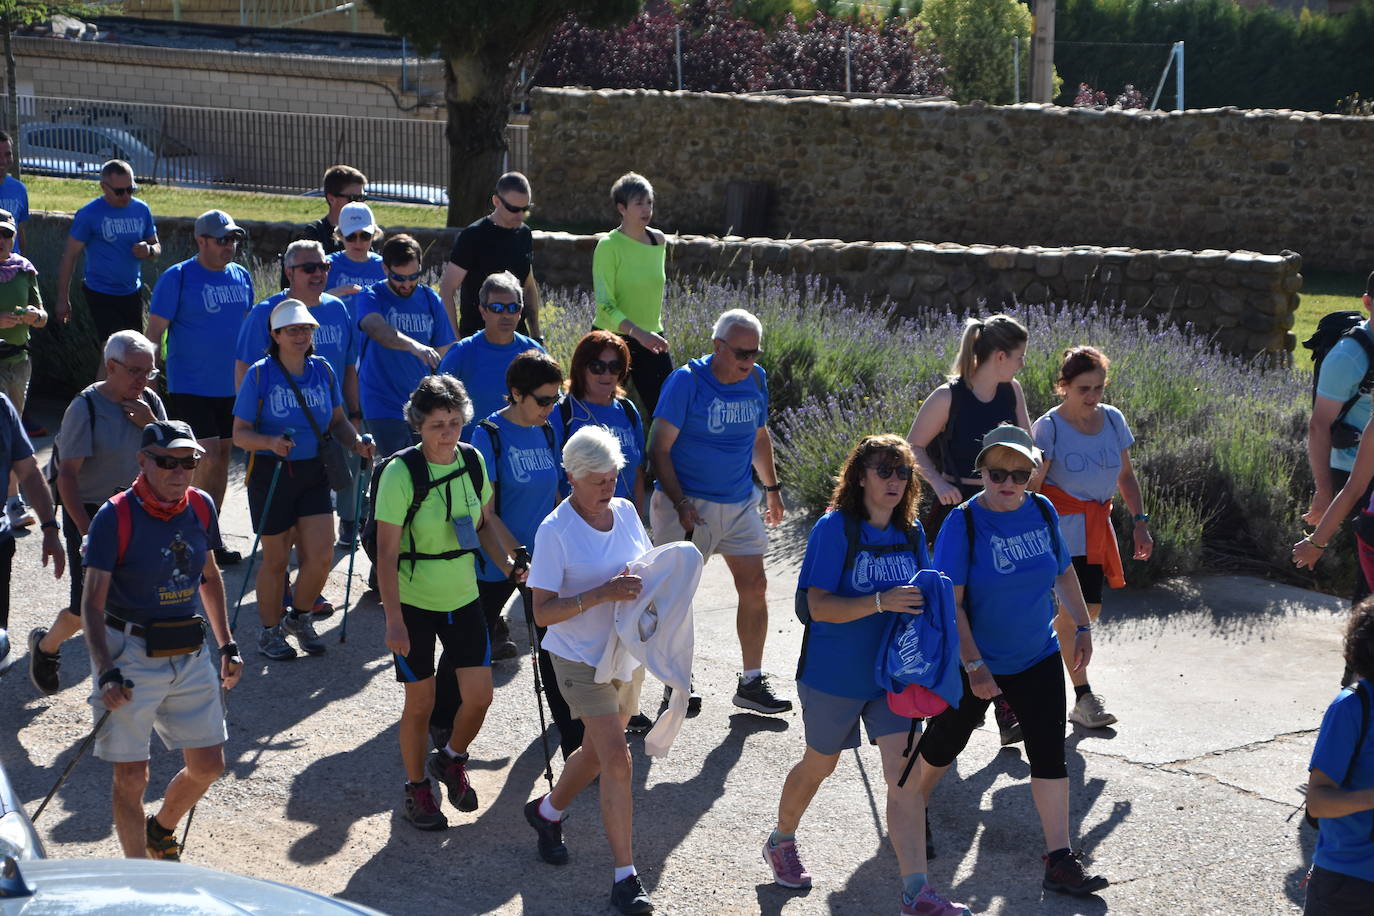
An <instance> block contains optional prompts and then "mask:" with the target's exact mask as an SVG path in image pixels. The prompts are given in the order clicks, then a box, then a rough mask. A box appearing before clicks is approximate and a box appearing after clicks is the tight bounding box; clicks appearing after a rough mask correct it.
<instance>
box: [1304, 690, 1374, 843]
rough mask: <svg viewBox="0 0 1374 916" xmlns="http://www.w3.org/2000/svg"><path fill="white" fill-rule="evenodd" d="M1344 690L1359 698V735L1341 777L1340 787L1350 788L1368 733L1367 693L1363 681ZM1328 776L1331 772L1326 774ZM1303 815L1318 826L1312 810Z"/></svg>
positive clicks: (1372, 837) (1373, 837) (1310, 822)
mask: <svg viewBox="0 0 1374 916" xmlns="http://www.w3.org/2000/svg"><path fill="white" fill-rule="evenodd" d="M1345 689H1346V690H1349V691H1350V692H1352V693H1354V694H1355V696H1357V697H1359V698H1360V736H1359V737H1358V738H1356V739H1355V749H1354V750H1353V751H1351V752H1350V763H1348V764H1346V767H1345V776H1343V777H1342V778H1341V788H1342V789H1348V788H1350V780H1351V779H1352V778H1353V777H1354V775H1355V761H1357V760H1359V759H1360V748H1361V746H1362V745H1363V744H1364V739H1365V738H1366V737H1368V735H1369V693H1368V692H1367V691H1366V690H1365V689H1364V683H1363V682H1361V683H1357V684H1356V685H1355V686H1354V687H1347V688H1345ZM1327 775H1328V776H1329V775H1331V774H1329V773H1328V774H1327ZM1303 817H1304V819H1305V820H1306V821H1307V824H1308V826H1310V827H1320V826H1321V822H1320V820H1319V819H1318V818H1315V817H1313V816H1312V812H1310V811H1306V810H1304V812H1303ZM1370 839H1374V831H1371V832H1370Z"/></svg>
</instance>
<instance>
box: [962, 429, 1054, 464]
mask: <svg viewBox="0 0 1374 916" xmlns="http://www.w3.org/2000/svg"><path fill="white" fill-rule="evenodd" d="M999 445H1000V446H1001V447H1002V448H1009V449H1011V450H1012V451H1013V452H1017V453H1018V454H1021V455H1025V456H1026V457H1027V458H1029V459H1030V463H1031V464H1033V465H1035V466H1036V467H1040V462H1041V460H1042V455H1041V453H1040V449H1038V448H1036V447H1035V440H1034V439H1032V438H1031V434H1030V433H1028V432H1026V431H1025V430H1024V429H1022V428H1021V427H1019V426H1012V425H1011V424H1010V423H1003V424H1002V425H1001V426H998V427H996V428H994V429H991V430H988V432H987V434H986V435H984V436H983V447H982V449H981V450H979V452H978V458H977V460H975V461H974V463H973V466H974V467H982V466H983V458H984V457H985V456H986V455H987V453H988V450H989V449H993V448H996V447H997V446H999Z"/></svg>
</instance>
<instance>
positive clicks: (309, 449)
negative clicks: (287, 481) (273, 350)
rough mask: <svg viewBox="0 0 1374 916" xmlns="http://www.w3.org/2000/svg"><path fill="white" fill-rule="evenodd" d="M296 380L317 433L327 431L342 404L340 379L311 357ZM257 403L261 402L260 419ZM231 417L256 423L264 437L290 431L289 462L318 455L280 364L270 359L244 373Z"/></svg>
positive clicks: (306, 422) (260, 362)
mask: <svg viewBox="0 0 1374 916" xmlns="http://www.w3.org/2000/svg"><path fill="white" fill-rule="evenodd" d="M295 379H296V386H297V387H298V388H300V390H301V394H302V395H303V396H304V397H305V402H306V404H307V406H308V407H309V408H310V413H311V415H312V416H313V417H314V418H315V422H316V423H317V424H319V427H320V432H322V433H324V432H328V431H329V421H330V420H331V419H332V418H333V415H334V408H335V407H338V406H340V405H342V404H343V393H342V392H341V391H340V390H339V380H338V378H337V377H336V376H335V375H334V373H333V371H332V370H331V369H330V368H329V363H327V362H326V361H325V360H324V359H323V358H322V357H319V356H312V357H310V358H309V359H308V360H306V363H305V373H304V374H303V375H299V376H296V377H295ZM258 401H262V416H261V418H260V419H259V417H258ZM234 416H236V417H238V418H239V419H242V420H247V421H248V422H249V423H257V426H256V427H255V428H256V430H257V432H260V433H262V434H263V435H265V436H280V435H281V434H282V433H283V432H285V431H286V430H288V429H290V430H293V432H292V434H291V437H292V441H294V442H295V443H296V445H295V447H293V448H292V449H291V453H290V454H289V455H288V456H287V457H288V458H289V459H290V460H292V461H303V460H305V459H307V458H314V457H315V456H316V455H318V454H319V453H320V443H319V440H318V439H316V438H315V431H314V429H312V428H311V426H310V421H309V420H308V419H306V416H305V411H304V410H302V409H301V405H300V401H299V400H297V398H296V392H294V391H292V390H291V384H290V383H289V382H288V381H287V380H286V373H285V372H283V371H282V367H281V365H280V364H279V363H278V362H277V361H276V360H274V359H272V358H270V357H264V358H262V359H260V360H258V361H257V362H255V363H254V364H253V365H251V366H249V367H248V371H247V372H245V373H244V375H243V386H242V387H241V388H239V393H238V397H237V398H235V399H234ZM258 451H260V452H262V453H263V454H264V455H266V454H271V451H270V450H269V449H258Z"/></svg>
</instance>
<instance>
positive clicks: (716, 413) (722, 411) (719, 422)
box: [706, 398, 761, 435]
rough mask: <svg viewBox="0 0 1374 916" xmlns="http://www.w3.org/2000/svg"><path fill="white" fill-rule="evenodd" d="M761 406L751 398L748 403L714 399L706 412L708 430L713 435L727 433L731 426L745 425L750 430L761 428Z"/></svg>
mask: <svg viewBox="0 0 1374 916" xmlns="http://www.w3.org/2000/svg"><path fill="white" fill-rule="evenodd" d="M760 409H761V405H760V404H759V402H758V401H756V400H754V399H753V398H750V399H749V400H747V401H723V400H721V399H720V398H713V399H712V400H711V406H710V407H709V408H708V409H707V412H706V429H707V431H708V432H710V433H712V434H713V435H719V434H720V433H723V432H725V430H726V428H727V427H729V426H735V425H743V426H745V427H747V428H748V429H750V430H754V429H757V428H758V426H759V411H760Z"/></svg>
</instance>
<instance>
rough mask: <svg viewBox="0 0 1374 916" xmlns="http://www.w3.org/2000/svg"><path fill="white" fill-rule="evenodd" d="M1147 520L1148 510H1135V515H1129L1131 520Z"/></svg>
mask: <svg viewBox="0 0 1374 916" xmlns="http://www.w3.org/2000/svg"><path fill="white" fill-rule="evenodd" d="M1149 520H1150V513H1148V512H1137V513H1136V514H1135V515H1132V516H1131V521H1134V522H1148V521H1149Z"/></svg>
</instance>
